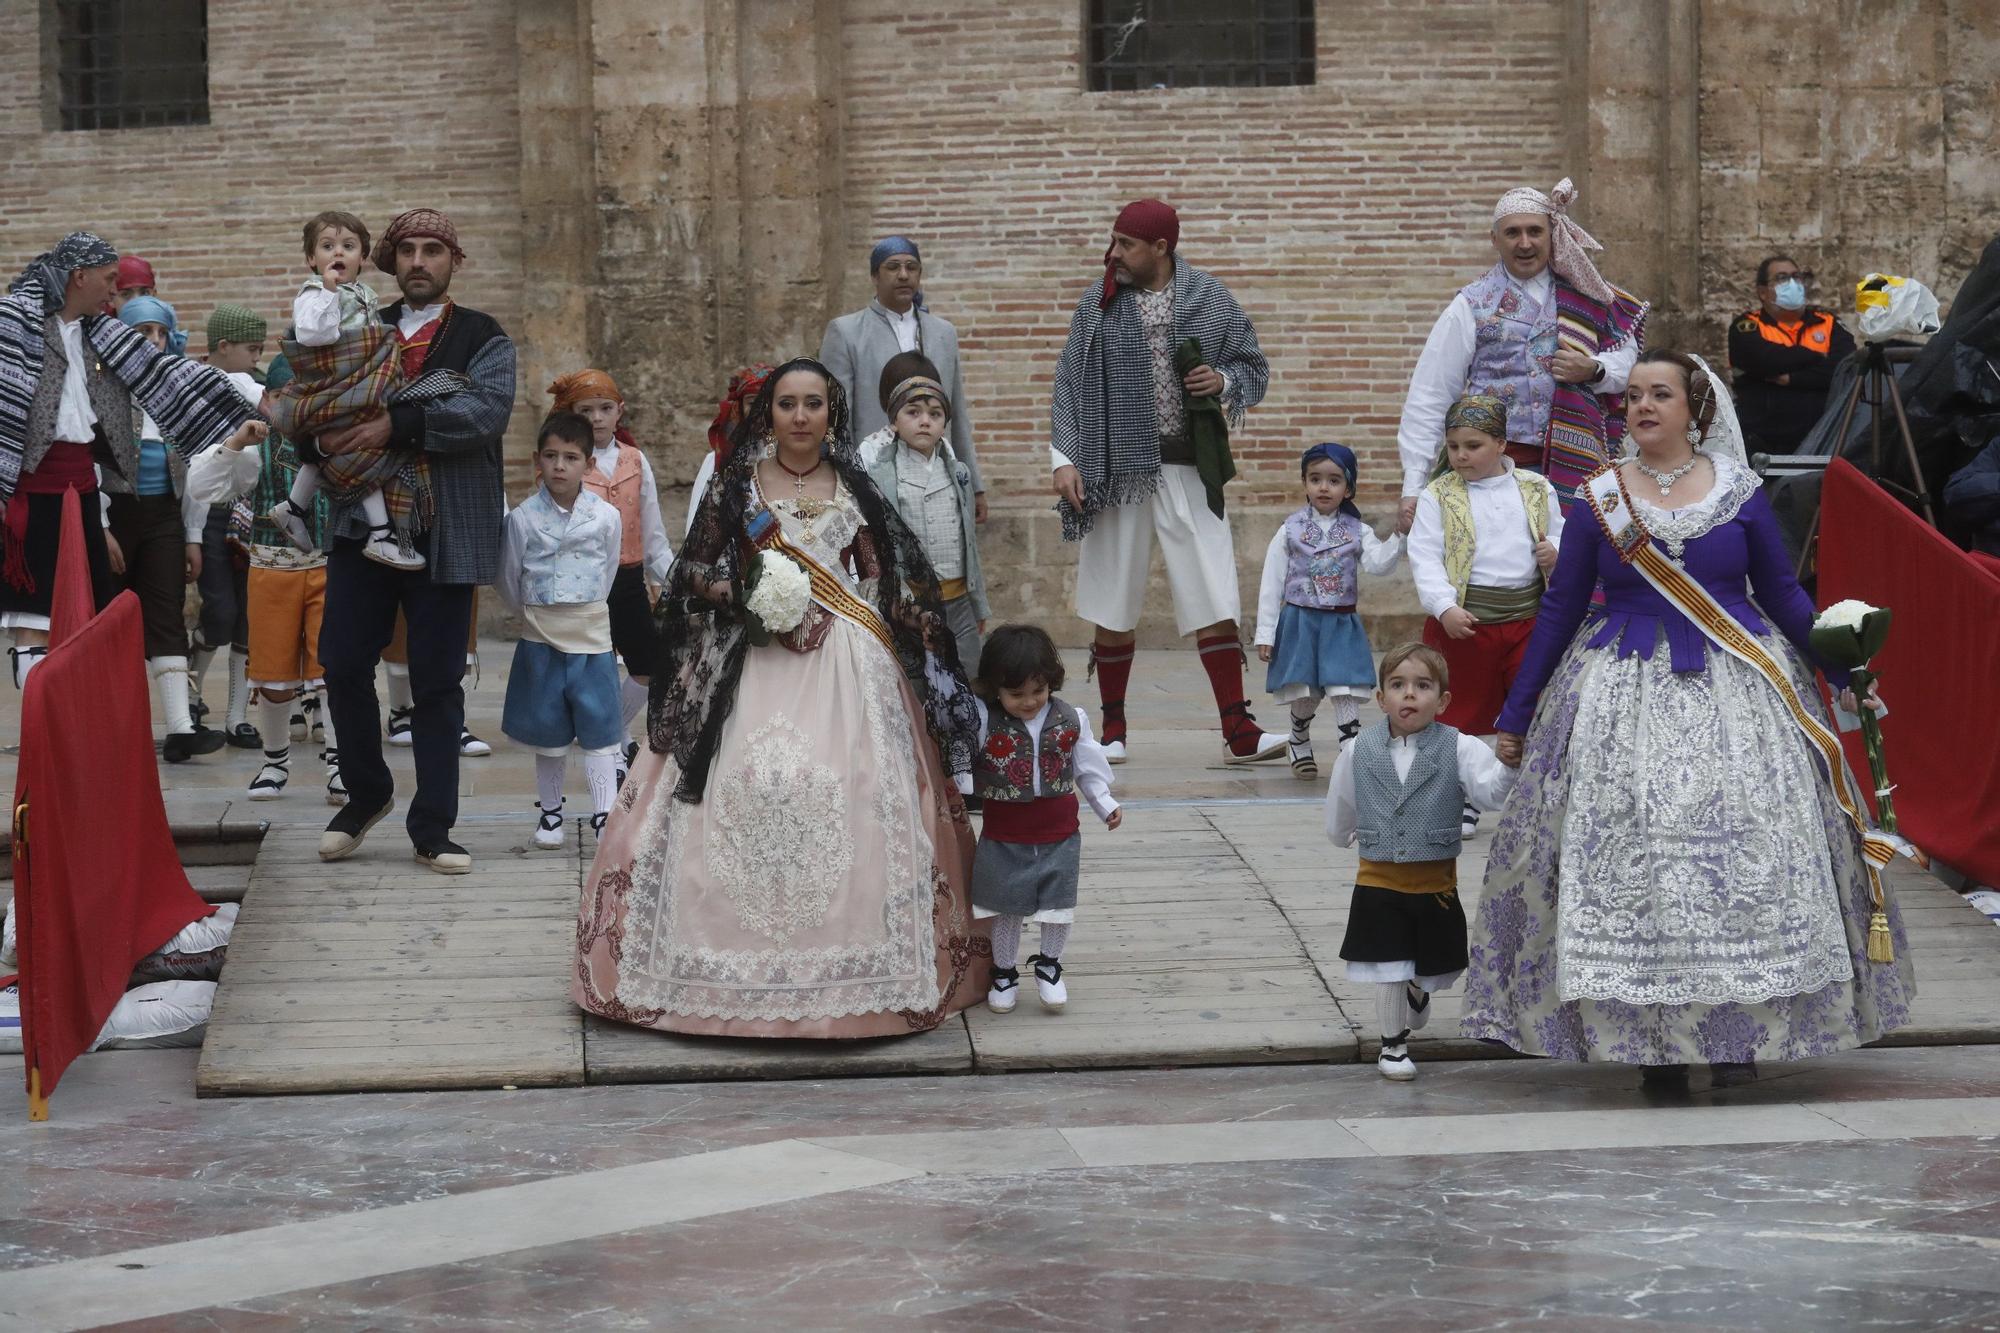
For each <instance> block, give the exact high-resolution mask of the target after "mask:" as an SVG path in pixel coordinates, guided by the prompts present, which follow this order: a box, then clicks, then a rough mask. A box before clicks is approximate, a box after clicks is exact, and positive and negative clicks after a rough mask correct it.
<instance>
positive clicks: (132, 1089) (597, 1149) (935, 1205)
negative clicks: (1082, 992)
mask: <svg viewBox="0 0 2000 1333" xmlns="http://www.w3.org/2000/svg"><path fill="white" fill-rule="evenodd" d="M194 1055H195V1053H194V1052H191V1051H190V1052H131V1053H121V1054H119V1055H116V1056H115V1057H114V1056H104V1057H99V1058H95V1059H91V1060H86V1061H84V1062H82V1063H81V1064H80V1065H79V1066H78V1067H77V1068H76V1070H75V1071H74V1072H73V1073H72V1074H71V1075H70V1078H69V1080H67V1081H66V1082H65V1084H64V1088H63V1093H64V1096H63V1101H64V1105H63V1113H62V1114H61V1115H60V1116H58V1117H57V1118H56V1119H54V1120H52V1121H50V1122H48V1123H46V1124H40V1125H31V1124H28V1123H26V1122H25V1116H24V1113H23V1112H24V1107H23V1104H22V1103H23V1097H22V1094H21V1092H20V1090H19V1088H18V1087H9V1088H7V1089H6V1090H5V1092H4V1093H0V1327H8V1328H14V1327H19V1328H36V1329H59V1328H89V1327H129V1328H148V1329H239V1328H241V1329H270V1328H277V1329H285V1328H313V1329H349V1328H352V1329H362V1328H383V1329H390V1328H394V1329H403V1328H440V1329H491V1328H535V1329H543V1328H587V1329H596V1328H657V1327H669V1326H671V1327H676V1328H754V1329H771V1328H798V1329H818V1328H829V1329H850V1328H852V1329H881V1328H903V1327H908V1328H930V1327H942V1326H953V1325H963V1326H967V1327H975V1326H985V1327H992V1326H1018V1327H1024V1328H1099V1329H1106V1328H1144V1327H1168V1326H1173V1327H1189V1326H1199V1327H1209V1328H1225V1329H1235V1328H1247V1329H1278V1328H1327V1327H1364V1326H1374V1325H1381V1326H1393V1327H1395V1328H1398V1329H1432V1328H1436V1329H1500V1328H1513V1327H1525V1326H1527V1325H1530V1324H1532V1325H1535V1326H1536V1327H1540V1328H1557V1329H1566V1328H1598V1327H1607V1326H1611V1325H1613V1324H1616V1325H1618V1326H1620V1327H1636V1328H1642V1329H1643V1328H1665V1327H1673V1328H1702V1329H1720V1328H1727V1329H1821V1328H1826V1329H1832V1328H1856V1327H1865V1328H1892V1329H1901V1328H1907V1329H1918V1328H1923V1329H1931V1328H1944V1327H1950V1328H1994V1327H2000V1226H1996V1223H2000V1142H1996V1139H1995V1137H1994V1136H1995V1135H1996V1134H2000V1050H1996V1049H1993V1048H1972V1047H1959V1048H1950V1047H1943V1048H1929V1049H1897V1050H1879V1051H1865V1052H1854V1053H1849V1054H1846V1055H1842V1056H1838V1057H1834V1058H1829V1059H1825V1060H1819V1061H1813V1062H1810V1063H1806V1064H1800V1065H1795V1066H1788V1067H1783V1068H1778V1069H1772V1070H1769V1071H1766V1075H1765V1077H1764V1078H1763V1079H1762V1080H1761V1081H1759V1082H1758V1083H1756V1084H1754V1085H1752V1086H1749V1087H1745V1088H1738V1089H1729V1090H1711V1089H1710V1088H1709V1087H1708V1086H1707V1080H1706V1078H1705V1076H1704V1075H1702V1074H1701V1073H1700V1072H1699V1071H1697V1073H1696V1075H1695V1078H1694V1081H1693V1089H1692V1091H1691V1092H1689V1093H1687V1094H1685V1095H1683V1096H1678V1097H1670V1098H1665V1099H1660V1098H1649V1097H1647V1096H1645V1095H1642V1094H1641V1093H1640V1092H1639V1090H1638V1089H1637V1088H1636V1086H1635V1084H1636V1080H1635V1078H1634V1076H1633V1074H1632V1072H1631V1071H1629V1070H1625V1069H1620V1068H1611V1067H1595V1066H1592V1067H1579V1066H1563V1065H1554V1064H1548V1063H1543V1062H1535V1061H1505V1062H1460V1063H1431V1064H1426V1065H1425V1066H1424V1067H1423V1069H1422V1072H1421V1075H1420V1077H1419V1079H1418V1080H1417V1081H1416V1082H1415V1083H1414V1084H1408V1085H1394V1084H1389V1083H1386V1082H1384V1081H1383V1080H1381V1079H1380V1078H1379V1077H1378V1076H1377V1075H1376V1074H1375V1073H1374V1072H1373V1070H1372V1068H1371V1067H1369V1066H1366V1065H1351V1064H1349V1065H1341V1066H1284V1067H1259V1068H1253V1069H1210V1070H1183V1071H1138V1070H1133V1071H1088V1072H1078V1073H1070V1074H1048V1075H1031V1074H1023V1075H1009V1076H1006V1077H985V1078H970V1079H968V1078H962V1077H961V1078H945V1079H849V1080H842V1081H829V1082H796V1083H782V1084H766V1083H752V1084H742V1083H729V1084H702V1085H687V1084H683V1085H672V1086H600V1087H586V1088H573V1089H551V1090H538V1091H529V1090H523V1091H518V1092H504V1091H496V1092H465V1093H424V1094H399V1095H381V1096H367V1097H294V1098H280V1099H234V1100H196V1099H195V1098H194V1097H193V1096H192V1094H191V1092H190V1091H189V1089H190V1087H191V1079H190V1072H191V1065H192V1061H193V1058H194Z"/></svg>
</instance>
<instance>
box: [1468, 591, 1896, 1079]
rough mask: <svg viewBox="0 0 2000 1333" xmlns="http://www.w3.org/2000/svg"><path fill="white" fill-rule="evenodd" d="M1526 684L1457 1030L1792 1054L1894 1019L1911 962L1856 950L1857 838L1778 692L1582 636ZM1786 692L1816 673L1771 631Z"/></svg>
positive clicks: (1803, 688)
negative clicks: (1520, 732) (1515, 757)
mask: <svg viewBox="0 0 2000 1333" xmlns="http://www.w3.org/2000/svg"><path fill="white" fill-rule="evenodd" d="M1592 628H1593V626H1590V625H1586V626H1585V629H1584V631H1583V632H1582V633H1580V634H1579V636H1578V639H1577V643H1576V645H1573V646H1572V647H1571V648H1570V650H1569V652H1568V654H1567V655H1566V656H1565V657H1564V658H1563V660H1562V663H1561V664H1560V665H1559V666H1558V667H1557V669H1556V673H1555V676H1554V677H1553V678H1552V679H1551V681H1550V682H1549V685H1548V688H1547V689H1546V690H1545V691H1544V692H1543V695H1542V703H1541V707H1540V709H1539V710H1538V711H1537V713H1536V715H1535V721H1534V723H1533V725H1532V726H1531V727H1530V728H1529V732H1528V736H1527V745H1526V757H1525V759H1524V761H1523V764H1522V768H1521V780H1520V783H1519V785H1518V786H1516V788H1515V790H1514V792H1513V794H1512V796H1511V797H1510V798H1509V799H1508V802H1507V807H1506V809H1505V810H1504V811H1503V812H1502V814H1501V817H1500V824H1499V828H1498V829H1497V830H1496V832H1495V833H1494V836H1493V846H1492V849H1491V852H1490V854H1489V856H1488V860H1487V869H1486V882H1485V888H1484V891H1483V893H1482V896H1481V900H1480V904H1479V913H1478V917H1477V920H1476V922H1475V924H1474V927H1473V931H1472V941H1471V943H1472V947H1471V951H1470V953H1471V968H1470V971H1469V973H1468V976H1467V982H1466V1012H1465V1017H1464V1019H1463V1020H1462V1027H1463V1030H1464V1032H1465V1034H1466V1035H1467V1036H1470V1037H1478V1038H1484V1039H1488V1040H1492V1041H1498V1042H1502V1043H1505V1044H1506V1045H1508V1046H1511V1047H1513V1048H1514V1049H1516V1050H1519V1051H1523V1052H1526V1053H1528V1054H1531V1055H1546V1056H1553V1057H1555V1058H1558V1059H1566V1060H1608V1061H1615V1062H1620V1063H1625V1064H1642V1065H1651V1064H1679V1063H1690V1062H1699V1061H1742V1060H1796V1059H1801V1058H1805V1057H1808V1056H1815V1055H1824V1054H1828V1053H1830V1052H1832V1051H1838V1050H1843V1049H1845V1048H1848V1047H1852V1046H1859V1045H1861V1044H1863V1043H1864V1042H1868V1041H1872V1040H1874V1039H1875V1038H1877V1037H1879V1036H1881V1035H1882V1034H1883V1033H1884V1032H1888V1031H1891V1030H1892V1029H1895V1028H1897V1027H1901V1026H1902V1025H1903V1024H1905V1023H1907V1022H1908V1021H1909V1002H1910V998H1911V997H1912V996H1913V995H1914V994H1915V993H1916V978H1915V972H1914V969H1913V968H1912V966H1911V963H1910V959H1909V954H1908V950H1907V948H1906V946H1905V944H1904V939H1903V928H1902V921H1901V919H1900V917H1899V916H1898V914H1897V913H1896V910H1895V906H1894V903H1893V901H1892V902H1891V905H1890V918H1889V919H1890V925H1891V929H1892V930H1893V931H1894V934H1895V940H1896V958H1897V961H1896V962H1895V963H1893V964H1879V963H1871V962H1869V961H1868V958H1867V952H1866V944H1867V930H1868V918H1869V914H1870V912H1871V911H1872V903H1871V899H1870V892H1869V887H1868V876H1867V873H1866V867H1865V865H1864V863H1863V862H1862V860H1861V853H1860V840H1859V839H1858V838H1857V837H1856V836H1855V834H1854V833H1853V831H1852V829H1851V827H1850V826H1849V825H1848V824H1847V822H1846V818H1845V816H1844V815H1842V814H1841V812H1840V808H1839V806H1838V805H1837V804H1836V803H1835V801H1834V798H1833V793H1832V785H1831V783H1830V782H1829V781H1828V779H1827V776H1826V773H1825V771H1824V769H1823V767H1822V766H1821V763H1820V760H1819V759H1818V757H1817V754H1816V752H1815V751H1814V750H1813V749H1812V748H1811V747H1810V746H1809V744H1808V743H1807V741H1806V740H1805V738H1804V737H1803V736H1802V735H1801V734H1800V733H1799V731H1798V729H1797V727H1796V725H1795V724H1794V723H1793V722H1792V721H1791V720H1790V718H1789V717H1788V715H1787V714H1786V713H1785V711H1784V709H1783V706H1782V705H1781V704H1780V702H1779V700H1778V696H1777V692H1776V691H1774V690H1773V689H1772V688H1771V687H1770V685H1769V684H1768V683H1767V682H1766V681H1765V680H1764V679H1763V678H1762V677H1761V676H1759V675H1757V674H1756V673H1755V672H1754V671H1753V670H1751V668H1749V667H1748V666H1746V665H1744V664H1743V663H1741V662H1739V661H1737V660H1736V659H1735V658H1733V657H1729V656H1728V655H1726V654H1724V653H1722V652H1720V651H1718V650H1715V649H1713V648H1711V649H1710V650H1709V652H1708V662H1707V666H1706V668H1705V669H1704V670H1701V671H1693V672H1682V673H1676V672H1675V671H1674V670H1673V669H1672V666H1671V662H1670V660H1669V659H1670V654H1669V653H1668V651H1667V648H1666V645H1665V644H1664V643H1660V644H1658V645H1656V647H1655V651H1654V652H1653V654H1652V656H1651V657H1650V658H1647V657H1640V656H1638V655H1636V654H1635V655H1632V656H1628V657H1623V658H1620V657H1619V656H1618V655H1617V649H1616V647H1615V646H1607V647H1603V648H1589V647H1584V646H1582V645H1583V644H1584V643H1585V642H1586V641H1587V639H1588V637H1589V634H1590V631H1591V629H1592ZM1764 642H1765V645H1766V647H1768V648H1769V649H1770V650H1771V651H1772V652H1773V653H1774V654H1775V655H1776V656H1777V657H1778V658H1779V660H1780V661H1783V662H1786V663H1787V664H1789V666H1790V669H1791V674H1792V677H1793V680H1794V682H1795V684H1796V685H1797V686H1798V688H1799V691H1800V693H1801V695H1802V696H1803V697H1805V698H1806V699H1808V700H1809V701H1811V702H1812V704H1813V705H1814V706H1815V707H1816V706H1817V702H1818V699H1819V693H1818V689H1817V686H1816V685H1815V684H1814V683H1813V681H1812V678H1811V675H1810V673H1809V672H1808V671H1807V670H1806V668H1805V666H1804V664H1803V663H1802V662H1801V661H1800V659H1799V657H1798V655H1797V654H1796V653H1795V652H1794V651H1793V650H1792V648H1791V645H1790V644H1789V643H1787V642H1786V641H1785V640H1783V639H1782V637H1779V636H1776V635H1772V636H1769V637H1766V638H1765V640H1764Z"/></svg>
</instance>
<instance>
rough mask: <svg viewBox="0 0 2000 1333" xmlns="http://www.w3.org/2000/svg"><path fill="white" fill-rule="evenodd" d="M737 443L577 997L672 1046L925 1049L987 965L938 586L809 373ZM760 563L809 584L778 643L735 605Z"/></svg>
mask: <svg viewBox="0 0 2000 1333" xmlns="http://www.w3.org/2000/svg"><path fill="white" fill-rule="evenodd" d="M733 439H734V448H733V450H732V452H731V454H730V455H729V458H728V461H726V462H724V463H723V464H722V466H721V467H720V469H719V470H718V472H717V474H716V478H715V481H714V483H713V484H712V485H711V486H710V487H709V488H708V491H707V493H706V494H705V495H704V496H703V497H702V500H701V504H700V507H699V509H698V511H697V513H696V515H695V519H694V523H693V526H692V528H691V530H690V531H689V534H688V538H687V542H686V544H685V545H684V546H683V547H682V549H681V552H680V556H679V558H678V559H677V560H676V561H675V563H674V568H673V572H672V573H671V574H670V575H669V577H668V586H667V588H666V590H665V592H664V593H663V594H662V603H661V605H662V613H661V617H660V622H661V635H662V659H661V660H662V663H663V669H662V670H660V671H658V672H657V673H656V674H655V676H654V678H653V686H652V702H651V706H650V708H649V710H648V733H649V742H650V743H649V745H648V747H647V751H646V752H645V753H643V754H641V755H640V756H639V758H638V761H637V762H636V763H635V764H634V765H633V767H632V771H631V774H630V776H629V777H628V778H627V780H626V783H625V787H624V789H623V791H622V792H620V794H619V799H618V802H617V805H616V807H615V808H614V810H613V812H612V816H611V820H610V823H609V824H608V825H607V826H606V828H605V831H604V834H603V837H602V840H601V841H600V842H599V845H598V851H597V859H596V862H595V864H593V865H592V867H591V870H590V874H589V876H588V878H587V880H586V882H585V884H584V890H583V901H582V904H581V908H580V912H579V917H578V923H577V967H576V978H575V981H574V983H573V986H572V993H573V995H574V996H575V999H576V1002H577V1004H578V1005H580V1006H582V1007H583V1008H584V1009H587V1010H589V1011H590V1012H592V1013H595V1014H601V1015H603V1016H604V1017H607V1018H613V1019H617V1020H619V1021H621V1022H626V1023H635V1024H639V1025H642V1026H645V1027H654V1028H660V1029H662V1030H665V1031H671V1032H691V1033H713V1034H718V1035H726V1036H739V1037H873V1036H887V1035H892V1034H897V1033H910V1032H921V1031H925V1030H927V1029H929V1028H932V1027H935V1026H936V1025H937V1024H938V1023H939V1022H941V1021H942V1020H943V1019H944V1018H945V1017H946V1016H947V1015H949V1014H951V1013H954V1012H956V1011H957V1010H960V1009H963V1008H965V1007H966V1006H967V1005H969V1004H971V1003H973V1002H974V1001H975V1000H977V999H979V998H980V997H981V996H983V995H984V994H985V991H986V985H987V978H988V968H989V964H990V958H991V953H990V947H989V945H988V943H987V941H986V939H985V938H984V937H983V936H982V935H979V934H977V933H976V932H975V930H974V927H973V922H972V912H971V906H970V901H969V897H968V886H969V884H970V882H971V867H972V847H973V837H972V831H971V827H970V825H969V824H968V822H967V820H966V817H965V810H964V806H963V804H962V802H961V801H960V799H959V796H958V793H957V790H956V788H955V786H954V784H953V781H952V778H951V775H950V774H949V773H947V772H946V771H945V769H946V764H950V765H951V766H952V767H953V768H955V769H958V768H967V767H969V764H970V758H971V748H970V747H971V733H972V730H973V729H974V727H976V720H977V715H976V711H974V710H973V709H972V705H971V702H970V696H969V694H968V692H967V691H966V688H965V681H964V677H963V675H962V673H961V671H960V668H959V664H958V662H957V658H956V653H955V651H954V650H953V648H952V646H951V636H950V634H949V633H948V632H946V631H945V630H944V629H943V624H944V621H943V617H942V613H941V610H940V608H939V605H938V603H937V598H936V586H937V581H936V578H935V576H934V575H933V574H932V572H931V569H930V566H929V564H928V562H927V561H925V560H924V558H923V554H922V552H921V550H920V548H919V547H918V545H917V542H916V539H915V538H914V536H913V535H912V534H911V533H910V531H909V530H908V529H907V528H906V527H904V526H903V524H902V523H901V521H900V520H899V519H898V518H897V516H896V513H895V510H894V508H893V507H892V506H890V505H887V504H885V503H884V502H883V500H882V498H881V496H880V495H879V494H878V493H877V492H876V491H875V490H874V488H873V487H872V486H871V485H870V483H869V481H868V477H867V473H866V472H865V471H863V469H862V468H861V465H860V463H859V461H858V460H857V459H856V458H855V456H854V453H853V449H852V445H851V442H850V441H849V439H848V416H847V406H846V402H845V400H844V397H843V395H842V391H841V388H840V384H839V382H838V381H837V380H835V379H834V378H833V377H832V376H831V375H830V374H828V373H827V371H826V369H825V367H823V366H821V365H820V364H819V363H818V362H816V361H811V360H807V359H800V360H797V361H793V362H789V363H787V364H786V365H783V366H780V367H778V369H777V370H776V371H774V372H773V373H772V374H771V376H770V377H769V378H768V379H767V380H766V381H765V382H764V386H763V388H762V389H761V390H760V391H759V392H758V395H757V398H756V400H755V401H754V402H753V403H752V404H751V407H750V410H749V412H748V413H747V414H746V415H745V417H744V419H743V421H742V422H741V423H740V424H739V425H738V427H737V429H736V431H735V433H734V436H733ZM760 552H764V553H767V554H765V555H764V556H763V557H761V558H765V559H768V558H769V554H768V553H772V552H776V553H779V554H781V555H782V556H784V557H787V558H789V559H791V560H793V561H794V562H796V563H797V564H798V565H799V566H800V568H801V569H803V570H804V571H805V572H806V573H807V574H808V576H809V577H810V581H811V588H812V599H811V601H810V603H809V604H808V605H807V607H806V610H805V616H804V619H803V620H801V621H799V623H798V624H797V625H796V626H794V627H792V628H790V629H787V630H785V631H784V632H781V633H773V632H771V631H770V630H767V628H766V627H765V626H763V625H762V623H761V622H760V621H758V620H757V619H756V618H755V617H754V616H752V615H751V614H750V613H749V612H748V610H747V609H746V607H745V601H746V590H745V582H746V576H748V575H749V574H750V572H751V569H752V567H753V564H754V563H755V562H756V561H757V560H758V559H759V558H760V555H759V553H760ZM773 628H775V627H773ZM941 754H942V756H943V762H941V760H940V755H941Z"/></svg>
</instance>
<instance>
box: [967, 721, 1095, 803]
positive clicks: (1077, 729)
mask: <svg viewBox="0 0 2000 1333" xmlns="http://www.w3.org/2000/svg"><path fill="white" fill-rule="evenodd" d="M986 717H987V736H986V743H985V744H984V745H982V746H980V747H979V753H978V754H977V755H975V756H974V757H973V760H972V787H973V790H974V791H976V792H978V793H979V796H980V798H981V799H982V800H987V801H1001V802H1024V801H1033V800H1036V799H1038V798H1039V797H1048V796H1067V797H1070V798H1071V800H1072V802H1073V801H1074V799H1075V792H1076V757H1075V753H1074V752H1075V750H1076V742H1077V740H1078V738H1079V737H1081V736H1082V735H1083V725H1082V723H1081V722H1079V721H1078V720H1077V716H1076V710H1075V709H1074V708H1071V707H1070V706H1069V705H1068V704H1066V703H1064V702H1063V701H1062V700H1061V699H1058V698H1055V697H1054V696H1050V698H1049V715H1048V717H1047V718H1045V719H1044V720H1043V722H1042V735H1041V744H1040V745H1039V746H1037V745H1036V744H1035V743H1034V741H1033V740H1032V739H1031V738H1030V737H1029V735H1028V724H1027V723H1025V722H1023V721H1021V720H1020V719H1019V718H1017V717H1015V716H1014V715H1013V714H1012V713H1009V712H1007V711H1006V710H1005V709H1004V708H999V707H989V708H988V709H987V713H986ZM1038 773H1039V775H1040V777H1041V779H1042V789H1041V791H1040V792H1039V793H1037V792H1036V791H1035V777H1036V775H1037V774H1038Z"/></svg>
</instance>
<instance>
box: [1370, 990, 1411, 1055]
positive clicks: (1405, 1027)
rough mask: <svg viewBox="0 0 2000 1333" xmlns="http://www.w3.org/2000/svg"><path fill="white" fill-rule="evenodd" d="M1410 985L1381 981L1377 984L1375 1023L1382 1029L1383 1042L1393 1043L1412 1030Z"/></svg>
mask: <svg viewBox="0 0 2000 1333" xmlns="http://www.w3.org/2000/svg"><path fill="white" fill-rule="evenodd" d="M1407 985H1408V983H1407V982H1402V981H1381V982H1377V983H1376V984H1375V1022H1376V1024H1377V1025H1378V1026H1379V1027H1380V1028H1381V1029H1382V1040H1383V1041H1384V1042H1385V1043H1388V1042H1393V1041H1395V1040H1396V1038H1398V1037H1400V1036H1401V1035H1403V1034H1404V1033H1406V1032H1408V1031H1409V1030H1410V994H1409V991H1408V990H1407V989H1406V987H1407Z"/></svg>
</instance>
